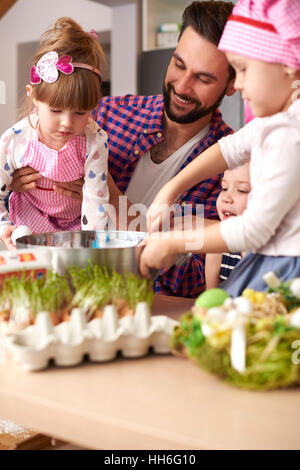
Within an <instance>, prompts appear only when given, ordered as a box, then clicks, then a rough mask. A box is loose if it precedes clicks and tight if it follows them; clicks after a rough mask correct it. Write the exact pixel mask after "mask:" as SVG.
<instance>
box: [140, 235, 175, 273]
mask: <svg viewBox="0 0 300 470" xmlns="http://www.w3.org/2000/svg"><path fill="white" fill-rule="evenodd" d="M169 233H170V232H169ZM166 234H167V232H165V233H164V235H166ZM145 245H146V246H145V248H144V249H143V251H142V253H141V256H140V260H139V270H140V273H141V274H142V276H144V277H146V278H148V279H150V278H151V273H150V269H152V270H153V269H155V270H157V269H162V268H169V267H171V266H172V265H173V264H174V263H175V260H176V258H177V257H178V255H179V254H180V252H179V251H178V246H177V243H176V240H174V239H171V235H170V237H169V239H167V240H166V239H163V238H162V235H159V234H158V233H156V234H154V235H153V236H152V237H151V236H150V237H149V238H148V240H147V241H146V242H145Z"/></svg>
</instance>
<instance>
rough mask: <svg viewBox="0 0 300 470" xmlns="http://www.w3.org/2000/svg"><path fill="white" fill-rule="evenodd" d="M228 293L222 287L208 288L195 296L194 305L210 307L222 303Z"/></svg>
mask: <svg viewBox="0 0 300 470" xmlns="http://www.w3.org/2000/svg"><path fill="white" fill-rule="evenodd" d="M228 297H229V295H228V294H227V292H226V291H225V290H223V289H220V288H218V287H216V288H214V289H208V290H206V291H205V292H202V294H200V295H199V297H198V298H197V300H196V302H195V305H196V306H197V307H202V308H206V309H208V308H212V307H218V306H219V305H223V303H224V301H225V299H228Z"/></svg>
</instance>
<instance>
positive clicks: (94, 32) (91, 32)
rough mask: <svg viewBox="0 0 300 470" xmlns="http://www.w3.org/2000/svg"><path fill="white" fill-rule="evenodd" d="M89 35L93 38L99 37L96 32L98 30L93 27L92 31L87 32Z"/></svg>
mask: <svg viewBox="0 0 300 470" xmlns="http://www.w3.org/2000/svg"><path fill="white" fill-rule="evenodd" d="M87 34H88V35H89V36H91V37H92V38H93V39H96V40H97V39H98V34H97V33H96V31H95V30H94V29H91V31H89V32H88V33H87Z"/></svg>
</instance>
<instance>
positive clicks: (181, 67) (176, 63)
mask: <svg viewBox="0 0 300 470" xmlns="http://www.w3.org/2000/svg"><path fill="white" fill-rule="evenodd" d="M175 66H176V67H177V68H178V69H183V68H184V67H183V65H182V63H181V62H175Z"/></svg>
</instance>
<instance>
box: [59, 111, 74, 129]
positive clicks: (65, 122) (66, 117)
mask: <svg viewBox="0 0 300 470" xmlns="http://www.w3.org/2000/svg"><path fill="white" fill-rule="evenodd" d="M61 125H62V126H63V127H66V128H69V127H71V125H72V116H71V114H70V113H63V115H62V118H61Z"/></svg>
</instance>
